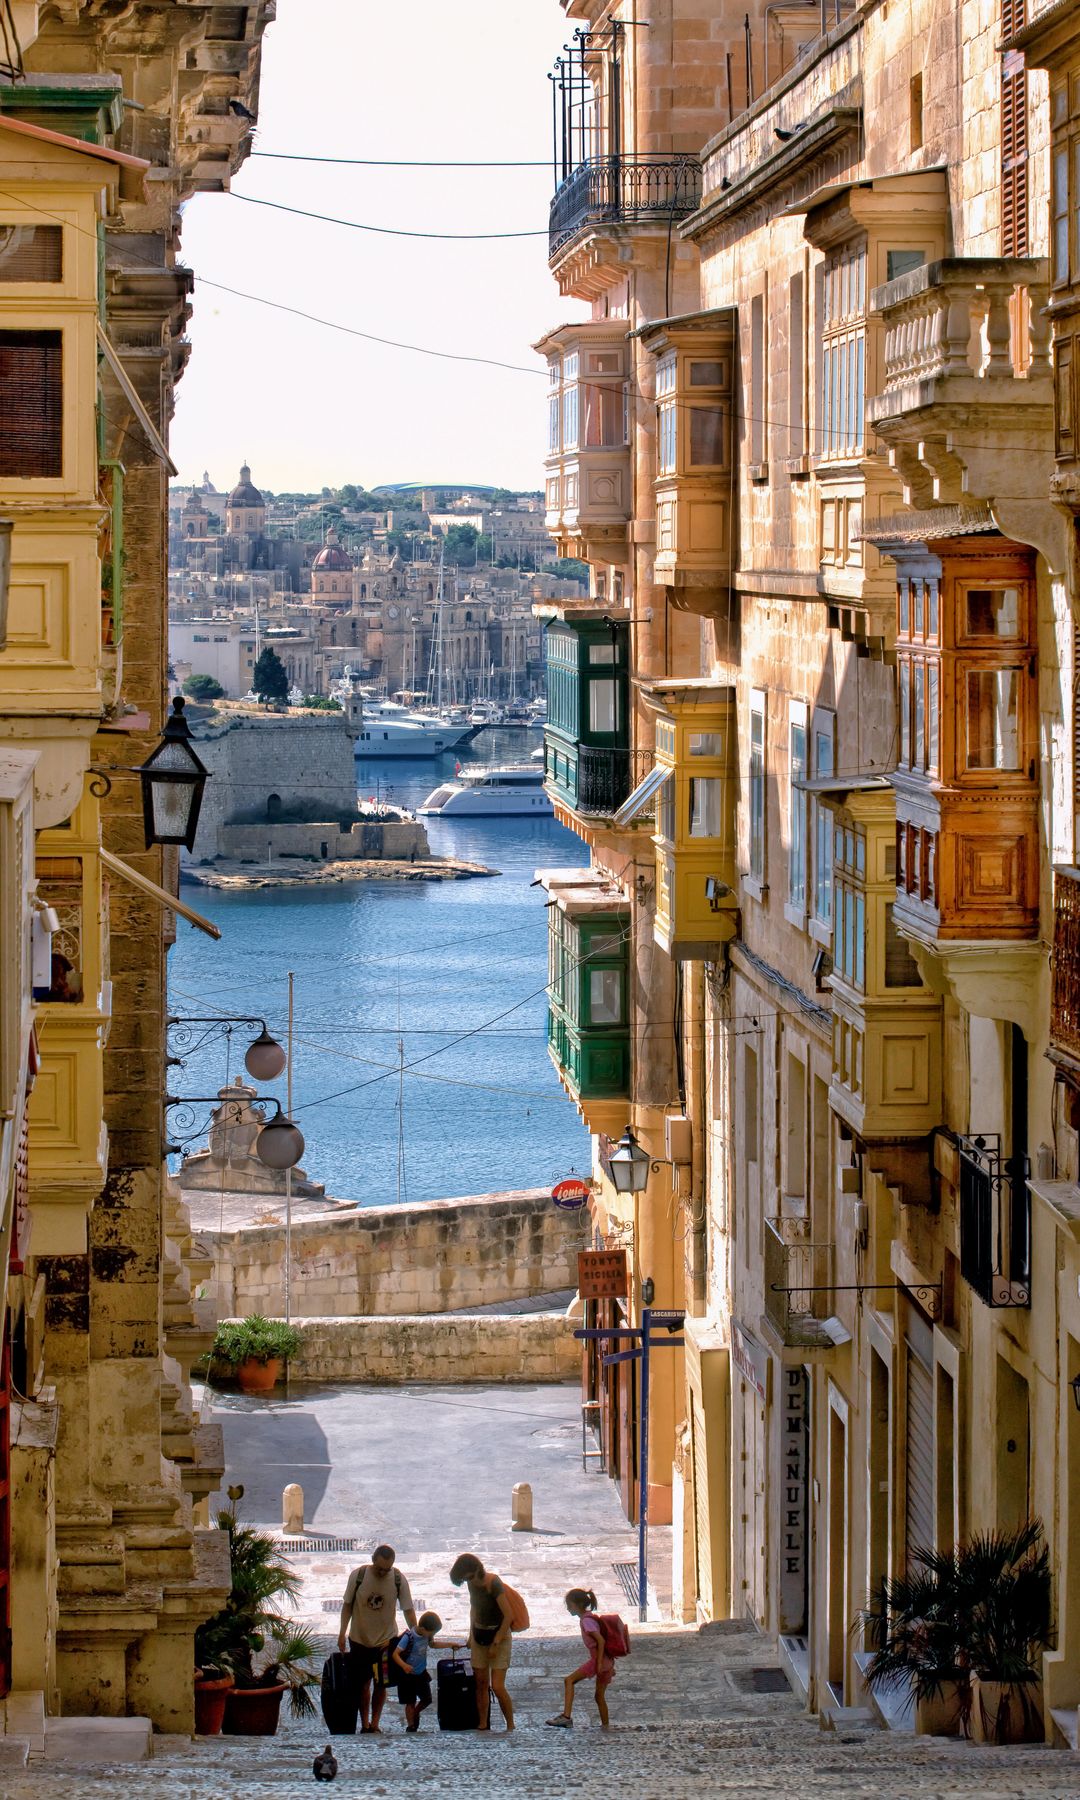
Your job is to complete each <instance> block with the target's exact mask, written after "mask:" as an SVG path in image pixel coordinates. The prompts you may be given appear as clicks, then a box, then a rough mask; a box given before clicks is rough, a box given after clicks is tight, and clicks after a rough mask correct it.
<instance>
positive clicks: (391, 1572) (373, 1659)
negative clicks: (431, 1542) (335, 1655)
mask: <svg viewBox="0 0 1080 1800" xmlns="http://www.w3.org/2000/svg"><path fill="white" fill-rule="evenodd" d="M394 1557H395V1552H394V1551H393V1550H392V1549H391V1548H390V1545H389V1544H380V1545H379V1547H378V1549H377V1550H374V1551H373V1552H372V1556H371V1561H370V1562H369V1563H365V1564H363V1566H362V1567H361V1568H359V1569H354V1570H353V1572H352V1574H351V1575H350V1576H349V1580H348V1584H347V1586H346V1588H345V1598H344V1599H343V1601H342V1603H341V1629H340V1631H339V1633H338V1649H339V1650H341V1651H344V1650H345V1647H346V1645H348V1651H349V1666H350V1671H351V1675H352V1680H353V1682H354V1683H355V1687H356V1692H357V1694H358V1697H359V1706H360V1729H361V1731H365V1732H373V1731H378V1730H379V1720H380V1718H381V1717H382V1709H383V1706H384V1704H385V1701H386V1687H387V1681H388V1679H389V1670H388V1664H389V1660H390V1653H391V1651H392V1650H393V1647H394V1645H395V1644H396V1643H397V1640H398V1632H397V1609H398V1607H399V1606H400V1608H401V1610H402V1612H403V1613H404V1615H405V1621H406V1624H408V1625H409V1626H410V1627H411V1629H412V1630H413V1631H415V1630H416V1612H415V1609H414V1607H413V1598H412V1593H411V1591H410V1588H409V1584H408V1582H407V1581H406V1579H405V1577H404V1575H403V1574H402V1573H401V1570H400V1569H395V1567H394Z"/></svg>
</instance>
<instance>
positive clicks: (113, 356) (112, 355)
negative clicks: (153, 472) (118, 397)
mask: <svg viewBox="0 0 1080 1800" xmlns="http://www.w3.org/2000/svg"><path fill="white" fill-rule="evenodd" d="M97 341H98V349H99V350H100V351H101V354H102V356H103V357H104V358H105V362H106V364H107V366H108V369H109V372H110V374H111V375H112V377H113V380H114V381H115V382H116V385H117V387H118V388H119V389H120V392H121V393H122V394H123V396H124V399H125V400H126V401H127V403H128V405H129V406H130V408H131V410H132V412H133V414H134V415H135V418H136V419H137V420H138V422H139V424H140V425H141V426H142V429H143V431H144V433H145V434H146V437H147V439H148V440H149V443H150V448H151V449H152V450H153V452H154V455H155V456H156V457H157V458H158V459H159V461H161V462H162V463H164V465H165V469H166V472H167V473H168V474H169V475H176V474H177V473H178V470H177V467H176V464H175V463H174V462H173V460H172V458H171V457H170V455H169V452H168V450H167V449H166V448H165V445H164V443H163V442H162V439H161V434H160V432H159V431H158V428H157V426H156V425H155V424H154V421H153V419H152V418H151V417H150V414H149V413H148V412H147V410H146V408H145V406H144V405H143V403H142V401H141V400H140V399H139V396H138V393H137V392H136V390H135V387H134V384H133V383H132V380H131V377H130V376H129V375H128V372H127V370H126V369H125V368H124V365H123V363H122V362H121V361H120V358H119V356H118V354H117V351H116V346H115V345H114V344H113V343H112V342H111V341H110V339H109V338H108V336H107V335H106V333H105V331H104V330H103V329H102V327H101V325H100V324H99V325H98V328H97Z"/></svg>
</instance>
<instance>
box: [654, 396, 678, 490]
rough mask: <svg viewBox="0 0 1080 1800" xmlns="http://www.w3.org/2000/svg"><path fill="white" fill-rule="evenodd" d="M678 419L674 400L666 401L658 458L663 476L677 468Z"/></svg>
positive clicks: (661, 413)
mask: <svg viewBox="0 0 1080 1800" xmlns="http://www.w3.org/2000/svg"><path fill="white" fill-rule="evenodd" d="M677 427H678V418H677V414H676V411H675V402H674V400H670V401H666V402H665V404H664V405H663V406H662V407H661V408H660V434H659V435H660V441H659V444H658V446H657V456H658V458H659V467H660V473H661V475H670V474H671V473H672V471H673V469H674V467H675V443H676V432H677Z"/></svg>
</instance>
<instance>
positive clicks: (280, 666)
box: [251, 644, 289, 701]
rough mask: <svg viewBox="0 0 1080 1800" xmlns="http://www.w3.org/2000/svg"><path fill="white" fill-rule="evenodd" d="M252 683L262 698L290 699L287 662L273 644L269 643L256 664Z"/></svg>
mask: <svg viewBox="0 0 1080 1800" xmlns="http://www.w3.org/2000/svg"><path fill="white" fill-rule="evenodd" d="M251 685H252V687H253V688H254V689H255V692H256V693H257V694H258V696H259V699H260V700H285V701H287V700H288V698H289V677H288V675H287V674H286V673H285V664H284V663H283V662H282V660H281V658H280V656H279V655H278V653H277V651H276V650H275V649H274V647H273V645H272V644H267V646H266V649H265V650H264V651H263V652H262V654H261V655H260V657H259V660H258V662H257V663H256V664H255V673H254V675H253V676H252V678H251Z"/></svg>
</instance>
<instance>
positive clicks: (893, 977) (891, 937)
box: [885, 901, 922, 988]
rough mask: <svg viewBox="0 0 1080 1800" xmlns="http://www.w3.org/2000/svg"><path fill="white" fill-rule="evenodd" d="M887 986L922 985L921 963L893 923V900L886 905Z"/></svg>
mask: <svg viewBox="0 0 1080 1800" xmlns="http://www.w3.org/2000/svg"><path fill="white" fill-rule="evenodd" d="M885 986H886V987H887V988H902V987H921V986H922V976H921V975H920V974H919V965H918V963H917V962H916V961H915V958H914V957H913V956H912V954H911V951H910V950H909V949H908V946H907V940H906V938H902V937H901V936H900V933H899V932H898V931H897V929H896V926H895V925H894V924H893V908H892V902H891V901H889V902H888V903H887V904H886V907H885Z"/></svg>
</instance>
